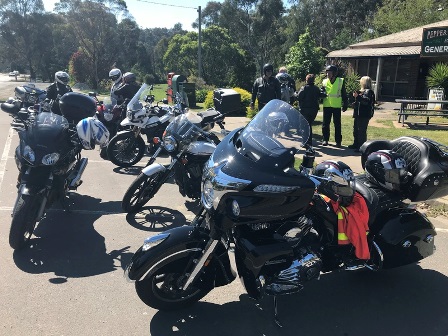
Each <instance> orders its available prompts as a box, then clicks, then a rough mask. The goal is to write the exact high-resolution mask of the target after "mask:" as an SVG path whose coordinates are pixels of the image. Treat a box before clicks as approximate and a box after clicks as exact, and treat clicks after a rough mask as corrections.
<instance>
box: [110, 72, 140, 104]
mask: <svg viewBox="0 0 448 336" xmlns="http://www.w3.org/2000/svg"><path fill="white" fill-rule="evenodd" d="M122 80H123V83H122V84H121V85H120V86H119V87H118V88H116V89H115V90H114V91H113V94H114V95H116V96H117V97H118V99H117V104H118V105H121V104H122V103H123V102H124V100H125V99H129V100H130V99H132V97H134V95H135V94H136V93H137V91H138V90H139V89H140V84H138V83H137V76H135V74H134V73H132V72H126V73H125V74H124V75H123V79H122ZM111 94H112V92H111Z"/></svg>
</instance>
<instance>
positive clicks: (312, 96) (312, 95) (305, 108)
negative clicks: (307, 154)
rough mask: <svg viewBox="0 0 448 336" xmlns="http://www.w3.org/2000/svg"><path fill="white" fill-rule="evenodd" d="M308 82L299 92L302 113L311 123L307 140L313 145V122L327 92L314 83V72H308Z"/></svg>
mask: <svg viewBox="0 0 448 336" xmlns="http://www.w3.org/2000/svg"><path fill="white" fill-rule="evenodd" d="M305 81H306V84H305V85H304V86H302V87H301V88H300V90H299V93H298V94H297V100H298V102H299V107H300V113H302V115H303V116H304V117H305V119H306V120H307V121H308V124H309V125H310V136H309V138H308V140H307V142H306V144H307V145H310V146H312V145H313V128H312V124H313V122H314V119H316V116H317V111H319V101H320V99H321V98H324V97H325V96H326V94H325V93H324V92H322V91H321V90H320V89H319V88H318V87H317V86H316V85H314V74H308V75H306V78H305Z"/></svg>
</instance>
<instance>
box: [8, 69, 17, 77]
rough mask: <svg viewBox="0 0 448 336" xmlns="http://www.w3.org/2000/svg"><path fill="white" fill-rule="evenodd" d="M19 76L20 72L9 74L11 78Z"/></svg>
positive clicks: (15, 71)
mask: <svg viewBox="0 0 448 336" xmlns="http://www.w3.org/2000/svg"><path fill="white" fill-rule="evenodd" d="M18 75H19V72H18V71H17V70H14V71H11V72H10V73H9V76H10V77H15V76H18Z"/></svg>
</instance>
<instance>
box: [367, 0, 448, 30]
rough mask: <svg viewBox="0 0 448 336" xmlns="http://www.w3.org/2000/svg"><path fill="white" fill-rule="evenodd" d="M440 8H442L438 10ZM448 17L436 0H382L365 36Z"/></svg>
mask: <svg viewBox="0 0 448 336" xmlns="http://www.w3.org/2000/svg"><path fill="white" fill-rule="evenodd" d="M440 8H442V9H444V10H439V9H440ZM447 18H448V8H447V2H446V1H445V8H443V7H441V2H440V1H437V0H413V1H406V0H384V1H383V6H382V7H379V8H378V10H377V12H376V13H375V15H374V16H373V19H372V20H371V31H370V32H367V33H366V34H364V37H365V38H370V37H379V36H383V35H388V34H392V33H397V32H400V31H403V30H406V29H411V28H415V27H419V26H423V25H425V24H429V23H433V22H437V21H441V20H445V19H447Z"/></svg>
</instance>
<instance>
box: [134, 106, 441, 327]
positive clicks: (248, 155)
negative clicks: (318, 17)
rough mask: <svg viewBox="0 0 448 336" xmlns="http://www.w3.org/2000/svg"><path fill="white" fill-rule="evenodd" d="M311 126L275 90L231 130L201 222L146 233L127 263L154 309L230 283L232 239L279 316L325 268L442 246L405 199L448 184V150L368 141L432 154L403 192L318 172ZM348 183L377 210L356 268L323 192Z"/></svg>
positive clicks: (205, 192) (399, 260)
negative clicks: (310, 145) (309, 143)
mask: <svg viewBox="0 0 448 336" xmlns="http://www.w3.org/2000/svg"><path fill="white" fill-rule="evenodd" d="M285 134H288V136H285ZM289 134H290V135H289ZM308 135H309V126H308V123H307V121H306V120H305V118H304V117H303V116H302V115H301V114H300V113H298V111H297V110H295V109H294V108H293V107H291V105H289V104H288V103H285V102H283V101H280V100H272V101H271V102H269V103H268V104H267V105H266V106H265V107H264V108H263V109H262V110H261V111H260V112H259V113H258V114H257V115H256V116H255V117H254V119H253V120H252V121H251V122H250V123H249V124H248V125H247V126H246V127H245V128H242V129H237V130H234V131H233V132H231V133H230V134H229V135H228V136H227V137H226V138H224V139H223V140H222V141H221V143H220V144H219V145H218V146H217V148H216V150H215V151H214V153H213V155H212V156H211V157H210V159H209V161H208V162H207V164H206V167H205V168H204V173H203V182H202V196H201V201H202V204H203V206H204V213H203V214H201V215H200V216H198V217H197V218H196V219H195V220H194V221H193V223H192V225H186V226H182V227H178V228H174V229H171V230H168V231H165V232H163V233H161V234H158V235H155V236H153V237H149V238H147V239H146V240H145V241H144V244H143V245H142V246H141V247H140V248H139V249H138V250H137V252H136V253H135V254H134V256H133V257H132V259H131V262H130V263H129V265H128V266H127V268H126V270H125V275H126V277H127V278H128V280H130V281H135V288H136V292H137V294H138V296H139V298H140V299H141V300H142V301H143V302H144V303H145V304H147V305H148V306H151V307H153V308H155V309H159V310H174V309H180V308H183V307H186V306H188V305H191V304H193V303H195V302H197V301H198V300H200V299H201V298H202V297H204V296H205V295H206V294H207V293H208V292H209V291H211V290H212V289H213V288H214V287H218V286H223V285H226V284H229V283H230V282H232V281H233V280H234V279H235V277H236V275H235V272H234V271H233V270H232V267H231V264H230V260H229V246H231V244H232V247H233V249H234V253H235V262H236V267H237V272H238V275H239V277H240V279H241V280H242V282H243V284H244V287H245V289H246V291H247V293H248V294H249V296H250V297H252V298H254V299H260V298H261V297H262V296H263V295H264V294H268V295H272V296H273V297H274V304H275V310H274V311H275V317H276V319H277V306H276V302H277V301H276V298H277V296H279V295H282V294H292V293H296V292H298V291H300V290H301V289H303V287H304V285H305V284H306V283H307V282H308V281H310V280H313V279H318V278H319V276H320V274H321V272H329V271H333V270H338V269H342V270H343V269H345V270H347V271H349V270H350V271H353V270H355V269H356V270H358V269H362V270H372V271H377V270H380V269H382V268H384V269H387V268H394V267H399V266H402V265H406V264H410V263H415V262H417V261H419V260H421V259H423V258H425V257H428V256H430V255H431V254H432V253H433V251H434V236H435V235H436V232H435V229H434V226H433V225H432V224H431V222H430V221H429V220H428V218H427V217H426V216H425V215H423V214H421V213H419V212H418V210H416V209H415V207H409V204H406V203H405V202H404V200H405V199H406V198H410V199H411V201H412V200H417V201H420V200H422V199H425V198H431V197H440V196H442V195H446V194H448V183H447V182H448V181H447V172H448V156H447V153H444V152H443V150H442V149H443V148H442V147H441V146H440V145H438V144H436V143H434V142H431V141H426V140H424V139H414V138H407V137H404V138H400V139H396V140H395V141H394V142H390V143H385V142H383V143H380V144H377V145H375V144H374V143H373V144H370V145H369V146H367V147H366V148H365V149H364V150H365V152H366V153H367V152H369V151H372V150H373V149H374V150H377V149H378V148H374V147H378V146H379V147H382V146H386V145H390V146H391V147H393V148H396V149H397V150H398V149H400V148H401V149H404V150H403V151H402V152H403V153H405V152H409V153H410V154H411V155H412V156H410V157H406V156H405V158H406V160H417V161H416V162H417V163H418V162H423V163H422V164H421V165H418V164H417V165H415V167H414V168H415V171H413V172H411V173H412V174H413V179H412V181H410V182H409V183H410V185H409V189H408V192H403V193H399V192H389V191H387V190H384V189H382V188H381V187H380V186H377V185H374V184H372V183H370V182H368V181H367V180H366V178H365V176H363V175H361V176H359V177H357V178H356V179H355V182H356V183H353V181H350V180H349V179H347V178H348V177H344V174H342V175H341V176H342V177H341V176H339V177H338V178H333V177H332V176H331V175H328V176H327V175H324V176H318V175H312V174H311V173H312V172H313V170H312V169H313V162H314V156H313V152H312V151H311V150H310V149H308V150H307V151H306V152H305V154H304V155H303V160H302V162H301V164H300V167H297V168H296V165H295V154H296V153H297V152H298V148H301V146H302V144H303V143H305V142H306V140H307V138H308ZM409 139H411V140H409ZM410 149H412V152H411V151H410ZM410 164H412V163H410ZM421 173H422V174H421ZM322 186H327V187H326V188H321V187H322ZM328 186H331V188H329V187H328ZM347 187H351V188H354V189H355V191H356V192H357V193H359V194H360V195H362V198H364V200H365V203H366V205H367V207H368V212H369V220H368V226H369V234H368V236H367V242H368V249H369V252H370V259H369V260H366V261H365V263H364V265H363V267H357V268H352V267H348V265H346V264H345V261H346V260H349V258H347V257H349V256H350V255H351V254H352V253H353V246H352V245H339V244H338V236H339V235H338V216H337V215H336V213H335V212H334V210H333V209H332V208H331V207H330V206H329V204H328V203H327V201H326V200H325V199H324V198H323V196H322V195H321V192H325V193H328V195H327V196H331V197H338V195H337V194H336V192H340V191H339V190H340V189H341V188H342V189H343V188H345V189H346V188H347ZM342 189H341V190H342ZM331 191H334V194H333V195H331ZM364 234H365V232H364ZM364 237H365V236H364ZM277 322H278V320H277Z"/></svg>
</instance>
